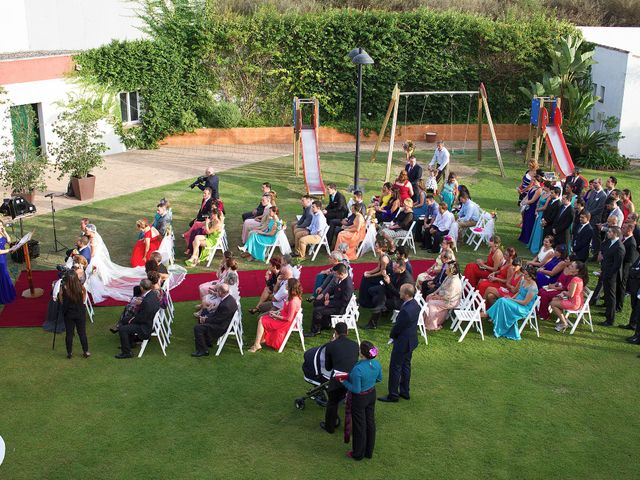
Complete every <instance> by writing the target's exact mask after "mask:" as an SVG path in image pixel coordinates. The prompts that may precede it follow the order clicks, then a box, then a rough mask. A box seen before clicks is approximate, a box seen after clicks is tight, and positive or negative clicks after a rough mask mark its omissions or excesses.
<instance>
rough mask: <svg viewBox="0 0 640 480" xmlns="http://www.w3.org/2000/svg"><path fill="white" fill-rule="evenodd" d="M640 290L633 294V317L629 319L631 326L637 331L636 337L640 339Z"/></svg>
mask: <svg viewBox="0 0 640 480" xmlns="http://www.w3.org/2000/svg"><path fill="white" fill-rule="evenodd" d="M638 293H640V290H638V291H637V292H635V293H632V294H631V316H630V317H629V325H633V326H634V327H635V329H636V336H638V337H640V300H638Z"/></svg>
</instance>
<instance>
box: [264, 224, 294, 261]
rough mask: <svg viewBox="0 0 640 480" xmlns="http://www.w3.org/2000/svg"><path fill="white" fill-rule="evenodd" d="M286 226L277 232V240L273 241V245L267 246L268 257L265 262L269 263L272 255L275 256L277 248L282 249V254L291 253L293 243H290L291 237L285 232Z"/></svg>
mask: <svg viewBox="0 0 640 480" xmlns="http://www.w3.org/2000/svg"><path fill="white" fill-rule="evenodd" d="M285 230H286V227H284V228H283V229H282V230H280V231H279V232H278V233H276V241H275V242H273V245H270V246H268V247H267V252H266V253H267V259H266V260H265V262H264V263H269V261H270V260H271V257H272V256H273V254H274V252H275V251H276V248H279V249H280V253H282V255H286V254H287V253H291V245H289V239H288V238H287V234H286V233H285Z"/></svg>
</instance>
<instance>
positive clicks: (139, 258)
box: [131, 219, 162, 267]
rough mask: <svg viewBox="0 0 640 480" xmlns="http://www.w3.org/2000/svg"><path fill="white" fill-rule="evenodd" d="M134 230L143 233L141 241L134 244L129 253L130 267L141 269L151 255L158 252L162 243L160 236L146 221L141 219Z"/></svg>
mask: <svg viewBox="0 0 640 480" xmlns="http://www.w3.org/2000/svg"><path fill="white" fill-rule="evenodd" d="M136 228H137V229H138V230H139V231H140V232H142V233H143V238H142V240H138V241H137V242H136V245H135V247H133V252H131V266H132V267H142V266H144V264H145V262H146V261H147V260H149V258H150V256H151V253H152V252H155V251H156V250H158V248H159V247H160V243H161V242H162V236H161V235H160V233H159V232H158V230H156V229H155V228H153V227H152V226H151V225H149V224H148V223H147V221H146V220H144V219H141V220H138V221H137V222H136Z"/></svg>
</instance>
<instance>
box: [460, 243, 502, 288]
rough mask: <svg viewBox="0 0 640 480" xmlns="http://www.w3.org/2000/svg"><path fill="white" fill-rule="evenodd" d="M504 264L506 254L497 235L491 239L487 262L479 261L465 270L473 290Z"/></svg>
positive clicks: (470, 264) (468, 265)
mask: <svg viewBox="0 0 640 480" xmlns="http://www.w3.org/2000/svg"><path fill="white" fill-rule="evenodd" d="M503 263H504V254H503V253H502V241H501V240H500V237H498V236H497V235H493V236H492V237H491V238H490V239H489V255H487V261H486V262H485V261H484V260H481V259H477V260H476V261H475V263H468V264H467V266H466V267H465V268H464V276H465V278H466V279H467V280H468V281H469V283H470V284H471V286H472V287H473V288H476V287H477V286H478V283H479V282H480V280H482V279H484V278H487V277H488V276H489V275H491V274H492V273H493V272H497V271H498V269H500V267H501V266H502V264H503Z"/></svg>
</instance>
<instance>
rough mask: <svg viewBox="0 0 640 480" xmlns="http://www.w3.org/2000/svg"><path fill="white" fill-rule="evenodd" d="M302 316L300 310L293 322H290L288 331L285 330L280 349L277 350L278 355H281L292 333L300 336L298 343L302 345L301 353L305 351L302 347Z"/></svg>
mask: <svg viewBox="0 0 640 480" xmlns="http://www.w3.org/2000/svg"><path fill="white" fill-rule="evenodd" d="M303 316H304V315H303V312H302V309H300V311H299V312H298V314H297V315H296V318H294V320H293V322H291V325H290V326H289V330H287V335H286V336H285V337H284V341H283V342H282V345H280V349H279V350H278V353H282V351H283V350H284V347H285V345H286V344H287V342H288V341H289V337H290V336H291V334H292V333H293V332H298V334H299V335H300V343H301V344H302V351H305V350H306V348H305V347H304V335H303V333H302V318H303Z"/></svg>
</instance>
